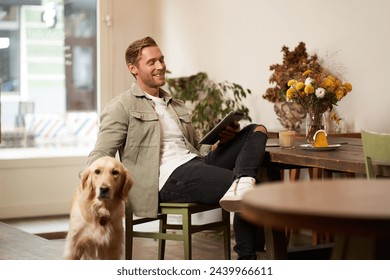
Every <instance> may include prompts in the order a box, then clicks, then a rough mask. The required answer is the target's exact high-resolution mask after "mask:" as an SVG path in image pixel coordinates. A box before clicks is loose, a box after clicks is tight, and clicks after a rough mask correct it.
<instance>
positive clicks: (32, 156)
mask: <svg viewBox="0 0 390 280" xmlns="http://www.w3.org/2000/svg"><path fill="white" fill-rule="evenodd" d="M389 30H390V2H388V1H382V0H372V1H354V0H343V1H337V0H328V1H326V2H324V1H310V0H292V1H284V0H273V1H267V0H228V1H226V0H213V1H209V0H184V1H183V0H115V1H111V0H81V1H75V0H0V85H1V87H0V95H1V122H0V128H1V142H0V188H1V195H0V259H3V260H4V259H14V260H21V259H26V260H29V259H36V260H47V259H55V260H59V259H62V254H63V247H64V243H65V241H64V240H65V236H66V234H67V231H68V228H69V213H70V205H71V201H72V196H73V193H74V191H75V189H76V187H77V186H78V185H79V182H80V178H79V174H80V172H81V171H82V170H84V168H85V167H86V164H87V159H88V155H89V153H90V152H91V150H92V149H93V147H94V144H95V141H96V137H97V133H98V129H99V115H100V113H101V112H102V110H103V109H104V108H105V106H106V105H107V104H108V102H109V101H110V100H111V99H113V98H115V97H116V96H118V95H119V94H120V93H122V92H124V91H125V90H127V89H128V88H129V87H130V84H131V83H132V82H133V81H134V78H133V77H132V75H131V74H130V73H129V71H128V69H127V65H126V63H125V59H124V58H125V56H124V54H125V50H126V48H127V47H128V45H129V44H130V43H131V42H133V41H134V40H137V39H140V38H143V37H145V36H151V37H152V38H154V39H155V40H156V42H157V44H158V45H159V47H160V49H161V50H162V52H163V54H164V58H165V63H166V65H167V70H168V71H167V74H166V80H167V81H171V82H175V81H182V82H184V83H187V84H186V85H187V86H188V87H191V85H190V83H189V81H190V80H191V77H192V78H193V77H201V78H202V79H203V80H202V83H203V84H202V86H203V88H201V89H200V90H201V91H202V92H200V93H199V92H196V89H195V93H194V94H196V96H197V99H196V100H195V101H193V102H191V101H189V99H190V98H188V99H187V103H186V104H187V105H188V106H189V108H191V109H190V110H192V111H194V110H198V107H196V104H197V102H200V101H201V100H203V101H204V100H206V101H207V100H211V99H210V98H211V97H210V96H208V91H207V89H205V88H206V87H211V86H214V87H216V88H217V90H219V92H220V94H219V95H218V96H219V97H218V98H221V100H222V104H223V105H222V106H232V105H231V103H234V104H237V106H239V107H234V106H235V105H234V106H233V107H228V108H230V110H244V111H245V112H246V118H244V119H242V120H241V121H240V125H241V126H242V127H244V126H245V125H246V124H248V123H249V122H253V123H259V124H263V125H264V126H265V127H267V130H268V141H267V145H266V147H265V149H266V150H265V158H264V162H263V164H262V167H261V169H260V171H259V174H258V182H259V183H258V185H257V186H256V188H255V189H254V190H251V191H250V193H248V194H245V195H244V197H243V200H242V206H241V207H242V209H241V212H242V213H241V214H242V215H243V217H245V218H246V219H247V220H248V221H249V222H251V223H253V224H256V225H257V226H258V227H259V229H260V230H259V232H260V233H259V243H260V244H261V245H260V246H259V250H258V253H257V255H258V259H269V260H275V259H276V260H278V259H283V260H285V259H287V260H288V259H294V260H296V259H300V260H305V259H321V260H324V259H325V260H328V259H329V260H331V259H363V260H368V259H389V258H390V180H389V177H390V110H389V104H390V95H389V94H388V90H387V87H388V86H389V85H388V84H387V81H388V79H389V74H390V71H389V69H388V65H390V52H389V49H390V36H389ZM307 70H308V71H307ZM221 85H222V86H223V85H225V86H228V90H227V91H224V90H222V89H221V88H222V86H221ZM229 86H230V87H229ZM225 88H226V87H225ZM237 88H238V89H241V90H238V91H234V89H237ZM164 89H166V90H167V91H171V92H172V94H175V93H176V94H177V92H178V91H179V90H180V87H176V88H175V87H172V86H171V84H169V83H167V84H166V85H165V86H164ZM181 89H183V88H181ZM229 89H231V90H230V91H229ZM237 92H238V93H237ZM237 96H238V98H237ZM301 97H302V98H301ZM309 97H310V98H311V97H313V98H312V99H310V101H308V99H307V98H309ZM213 98H214V97H213ZM228 100H230V101H232V100H233V101H232V102H230V101H229V102H227V101H228ZM313 100H315V101H313ZM209 103H210V105H209V106H212V102H209ZM219 104H221V103H219ZM229 104H230V105H229ZM224 108H226V107H224ZM212 111H213V112H215V115H213V116H211V117H210V116H209V118H208V119H206V120H204V119H196V120H195V121H196V122H203V123H206V125H207V126H206V127H207V128H208V129H210V128H211V127H212V126H213V125H215V124H216V123H217V122H218V120H220V119H221V118H222V117H224V115H223V112H226V110H225V111H222V110H221V108H212ZM207 132H208V131H207V130H205V131H197V133H199V135H200V136H202V135H204V134H205V133H207ZM130 173H131V170H130ZM135 183H136V182H135ZM257 187H258V188H257ZM129 195H131V191H130V194H129ZM159 209H160V215H159V216H158V218H156V219H153V220H152V221H151V219H148V218H145V217H135V216H133V215H132V213H131V212H129V211H126V217H125V218H124V219H123V222H124V225H125V245H126V246H125V248H126V249H125V256H124V258H126V259H135V260H157V259H163V258H164V259H173V260H176V259H177V260H181V259H201V260H218V259H236V258H237V254H236V252H235V251H234V245H235V239H234V231H233V226H232V220H233V214H232V213H229V212H226V211H224V210H223V209H221V207H220V206H219V205H199V204H188V203H167V204H166V205H165V204H164V205H163V204H161V205H160V208H159ZM163 217H164V218H163ZM165 217H168V218H167V219H165ZM160 223H161V224H163V226H161V225H160ZM159 225H160V226H159ZM161 228H163V229H162V230H161ZM164 247H165V250H164Z"/></svg>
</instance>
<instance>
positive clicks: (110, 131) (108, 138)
mask: <svg viewBox="0 0 390 280" xmlns="http://www.w3.org/2000/svg"><path fill="white" fill-rule="evenodd" d="M128 122H129V118H128V114H127V110H126V109H125V108H124V106H123V104H122V103H121V102H119V101H118V99H114V100H112V101H111V102H110V103H109V104H108V105H107V106H106V108H105V109H104V110H103V112H102V114H101V116H100V126H99V132H98V136H97V140H96V144H95V147H94V149H93V150H92V152H91V153H90V154H89V157H88V165H90V164H91V163H92V162H94V161H95V160H96V159H98V158H100V157H103V156H111V157H115V155H116V153H117V152H118V151H119V152H121V151H122V149H123V146H124V145H125V142H126V136H127V128H128Z"/></svg>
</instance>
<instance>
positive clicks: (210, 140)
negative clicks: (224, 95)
mask: <svg viewBox="0 0 390 280" xmlns="http://www.w3.org/2000/svg"><path fill="white" fill-rule="evenodd" d="M243 117H244V114H243V113H241V112H237V111H233V112H230V113H229V114H228V115H227V116H226V117H224V118H223V119H222V120H221V121H220V122H219V123H218V124H217V125H216V126H215V127H214V128H213V129H212V130H210V132H209V133H207V134H206V135H205V136H204V137H203V138H202V139H201V140H200V141H199V144H207V145H213V144H214V143H215V142H217V141H218V140H219V133H220V132H221V131H222V130H223V129H224V128H225V127H226V126H228V125H229V124H231V123H233V122H234V121H237V122H238V121H240V120H241V119H242V118H243Z"/></svg>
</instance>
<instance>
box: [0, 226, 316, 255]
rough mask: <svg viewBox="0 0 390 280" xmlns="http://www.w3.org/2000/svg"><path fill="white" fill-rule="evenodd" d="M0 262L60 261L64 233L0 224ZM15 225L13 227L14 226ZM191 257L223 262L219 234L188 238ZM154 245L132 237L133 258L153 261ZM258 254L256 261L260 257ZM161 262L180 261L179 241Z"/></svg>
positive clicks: (298, 237) (303, 241) (295, 243)
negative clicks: (165, 260)
mask: <svg viewBox="0 0 390 280" xmlns="http://www.w3.org/2000/svg"><path fill="white" fill-rule="evenodd" d="M0 225H1V227H0V259H3V260H4V259H31V260H32V259H36V260H40V259H54V260H58V259H62V251H63V246H64V242H65V241H64V238H65V235H66V232H65V231H56V232H49V231H47V230H46V232H35V233H33V234H32V233H31V232H26V231H25V230H30V229H29V228H27V229H26V228H23V227H22V225H21V224H20V223H15V222H14V223H10V224H7V223H4V221H3V223H0ZM16 226H17V227H16ZM310 243H311V236H310V235H307V234H301V233H294V234H292V236H291V238H290V248H292V249H294V248H299V247H302V246H307V245H310ZM231 244H232V259H236V258H237V254H236V253H235V252H234V250H233V246H234V244H235V242H234V238H233V237H232V242H231ZM192 246H193V252H192V258H193V259H194V260H222V259H224V252H223V241H222V235H221V234H220V233H217V232H213V231H210V232H200V233H196V234H193V236H192ZM157 248H158V242H157V240H153V239H145V238H135V240H134V250H133V259H134V260H156V259H157ZM264 257H265V255H264V253H259V255H258V258H259V259H262V258H264ZM165 259H168V260H182V259H183V245H182V243H181V242H179V241H167V245H166V254H165Z"/></svg>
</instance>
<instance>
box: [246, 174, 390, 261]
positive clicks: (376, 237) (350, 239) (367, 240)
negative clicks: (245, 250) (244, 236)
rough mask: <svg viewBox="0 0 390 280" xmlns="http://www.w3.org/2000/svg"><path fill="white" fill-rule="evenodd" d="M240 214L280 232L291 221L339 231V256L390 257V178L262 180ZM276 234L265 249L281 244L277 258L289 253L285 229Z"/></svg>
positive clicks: (336, 255)
mask: <svg viewBox="0 0 390 280" xmlns="http://www.w3.org/2000/svg"><path fill="white" fill-rule="evenodd" d="M242 214H243V216H244V217H245V218H247V219H248V220H250V221H251V222H253V223H256V224H259V225H263V226H265V227H271V228H273V229H279V230H280V232H283V231H282V230H283V229H284V228H285V227H286V226H288V227H290V228H295V229H312V230H319V231H326V232H329V233H333V234H336V235H337V239H336V244H335V249H334V251H333V258H335V259H377V258H381V259H382V258H384V259H390V180H389V179H377V180H367V179H337V180H317V181H298V182H293V183H286V182H279V183H269V184H262V185H259V187H258V188H256V189H255V190H253V191H250V192H249V193H247V194H246V195H245V196H244V199H243V212H242ZM273 237H274V238H275V235H274V236H273ZM276 239H278V240H275V239H274V240H272V241H273V242H274V243H270V240H268V241H267V248H270V247H273V246H274V245H275V244H278V248H277V250H278V251H279V252H278V253H276V255H275V256H276V258H286V256H287V246H283V245H281V244H285V239H284V234H280V235H277V236H276ZM269 246H270V247H269Z"/></svg>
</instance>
